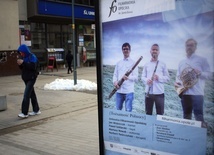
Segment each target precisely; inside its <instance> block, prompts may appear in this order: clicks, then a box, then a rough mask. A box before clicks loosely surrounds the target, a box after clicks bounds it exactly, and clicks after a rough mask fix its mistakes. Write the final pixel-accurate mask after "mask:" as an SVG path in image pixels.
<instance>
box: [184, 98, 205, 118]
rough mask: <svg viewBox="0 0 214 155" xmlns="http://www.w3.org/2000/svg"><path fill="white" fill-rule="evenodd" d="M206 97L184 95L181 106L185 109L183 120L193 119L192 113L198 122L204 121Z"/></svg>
mask: <svg viewBox="0 0 214 155" xmlns="http://www.w3.org/2000/svg"><path fill="white" fill-rule="evenodd" d="M203 103H204V97H203V96H202V95H183V96H182V98H181V104H182V108H183V118H185V119H192V111H193V113H194V116H195V119H196V120H197V121H202V122H203V121H204V116H203Z"/></svg>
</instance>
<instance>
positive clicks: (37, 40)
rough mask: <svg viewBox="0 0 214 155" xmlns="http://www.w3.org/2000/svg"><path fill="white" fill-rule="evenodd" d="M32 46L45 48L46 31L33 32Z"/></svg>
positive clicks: (33, 47)
mask: <svg viewBox="0 0 214 155" xmlns="http://www.w3.org/2000/svg"><path fill="white" fill-rule="evenodd" d="M31 39H32V40H31V47H32V49H44V48H46V45H45V33H38V32H31Z"/></svg>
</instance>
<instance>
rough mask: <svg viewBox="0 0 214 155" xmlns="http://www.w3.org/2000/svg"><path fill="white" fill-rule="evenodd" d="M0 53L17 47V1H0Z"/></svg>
mask: <svg viewBox="0 0 214 155" xmlns="http://www.w3.org/2000/svg"><path fill="white" fill-rule="evenodd" d="M0 3H1V4H0V51H2V50H14V49H17V47H18V46H19V11H18V1H17V0H0Z"/></svg>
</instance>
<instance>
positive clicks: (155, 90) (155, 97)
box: [141, 44, 170, 115]
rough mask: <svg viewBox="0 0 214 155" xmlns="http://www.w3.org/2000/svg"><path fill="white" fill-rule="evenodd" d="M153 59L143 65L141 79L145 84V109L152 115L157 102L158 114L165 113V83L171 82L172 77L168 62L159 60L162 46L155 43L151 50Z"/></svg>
mask: <svg viewBox="0 0 214 155" xmlns="http://www.w3.org/2000/svg"><path fill="white" fill-rule="evenodd" d="M150 54H151V57H152V58H151V60H150V61H149V62H148V63H146V64H145V65H144V67H143V72H142V77H141V80H142V81H143V83H144V84H145V92H146V94H145V111H146V114H147V115H152V112H153V106H154V103H155V107H156V114H158V115H163V114H164V99H165V96H164V83H167V82H169V80H170V77H169V73H168V69H167V67H166V64H165V63H164V62H162V61H160V60H158V56H159V54H160V48H159V45H158V44H153V45H152V46H151V50H150Z"/></svg>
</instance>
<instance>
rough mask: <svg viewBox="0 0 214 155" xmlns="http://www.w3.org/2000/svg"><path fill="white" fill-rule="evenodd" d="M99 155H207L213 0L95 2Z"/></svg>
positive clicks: (212, 105) (213, 124)
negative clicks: (98, 45)
mask: <svg viewBox="0 0 214 155" xmlns="http://www.w3.org/2000/svg"><path fill="white" fill-rule="evenodd" d="M99 18H100V23H99V25H100V36H101V38H100V46H101V51H100V53H101V54H100V55H101V64H100V65H101V77H102V83H101V88H102V94H99V95H100V96H101V98H102V101H101V102H99V105H100V106H101V107H102V116H100V117H101V118H102V121H101V123H102V124H101V126H102V129H103V131H102V132H101V133H102V135H100V136H101V137H103V149H104V150H103V152H104V154H105V155H122V154H133V155H141V154H142V155H144V154H145V155H168V154H170V155H171V154H182V155H183V154H188V155H205V154H210V155H211V154H214V148H213V141H214V138H213V137H214V113H213V111H214V98H213V96H214V85H213V80H214V78H213V75H214V74H213V72H214V62H213V60H214V59H213V58H214V44H213V42H214V29H213V27H214V1H212V0H158V1H151V0H102V1H99Z"/></svg>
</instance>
